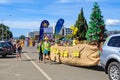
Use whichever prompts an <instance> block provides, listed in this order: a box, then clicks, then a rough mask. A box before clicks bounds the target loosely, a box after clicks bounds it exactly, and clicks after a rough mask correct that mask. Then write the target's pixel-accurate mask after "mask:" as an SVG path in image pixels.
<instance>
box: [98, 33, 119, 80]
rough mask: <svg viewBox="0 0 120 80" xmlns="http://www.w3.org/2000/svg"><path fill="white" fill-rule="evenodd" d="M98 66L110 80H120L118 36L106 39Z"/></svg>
mask: <svg viewBox="0 0 120 80" xmlns="http://www.w3.org/2000/svg"><path fill="white" fill-rule="evenodd" d="M100 64H101V66H102V67H103V68H104V70H105V73H106V74H108V76H109V79H110V80H120V34H114V35H110V36H109V37H108V38H107V39H106V41H105V43H104V44H103V46H102V48H101V54H100Z"/></svg>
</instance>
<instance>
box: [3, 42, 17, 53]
mask: <svg viewBox="0 0 120 80" xmlns="http://www.w3.org/2000/svg"><path fill="white" fill-rule="evenodd" d="M5 42H6V43H8V44H9V45H11V46H12V48H13V52H14V53H16V44H13V43H12V42H11V41H5Z"/></svg>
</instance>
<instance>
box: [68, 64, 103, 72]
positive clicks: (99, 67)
mask: <svg viewBox="0 0 120 80" xmlns="http://www.w3.org/2000/svg"><path fill="white" fill-rule="evenodd" d="M70 66H71V65H70ZM73 67H77V68H84V69H90V70H95V71H104V69H103V68H102V67H101V66H99V65H96V66H88V67H86V66H73Z"/></svg>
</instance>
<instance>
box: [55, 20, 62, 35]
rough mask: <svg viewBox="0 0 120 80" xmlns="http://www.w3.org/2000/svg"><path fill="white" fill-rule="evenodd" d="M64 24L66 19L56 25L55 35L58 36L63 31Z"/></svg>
mask: <svg viewBox="0 0 120 80" xmlns="http://www.w3.org/2000/svg"><path fill="white" fill-rule="evenodd" d="M63 24H64V19H59V20H58V21H57V23H56V26H55V34H54V35H58V34H59V33H60V31H61V29H62V26H63Z"/></svg>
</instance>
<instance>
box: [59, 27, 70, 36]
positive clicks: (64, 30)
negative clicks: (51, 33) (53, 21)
mask: <svg viewBox="0 0 120 80" xmlns="http://www.w3.org/2000/svg"><path fill="white" fill-rule="evenodd" d="M59 34H60V35H63V36H66V35H68V34H72V30H71V29H70V28H65V27H62V29H61V31H60V33H59Z"/></svg>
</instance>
